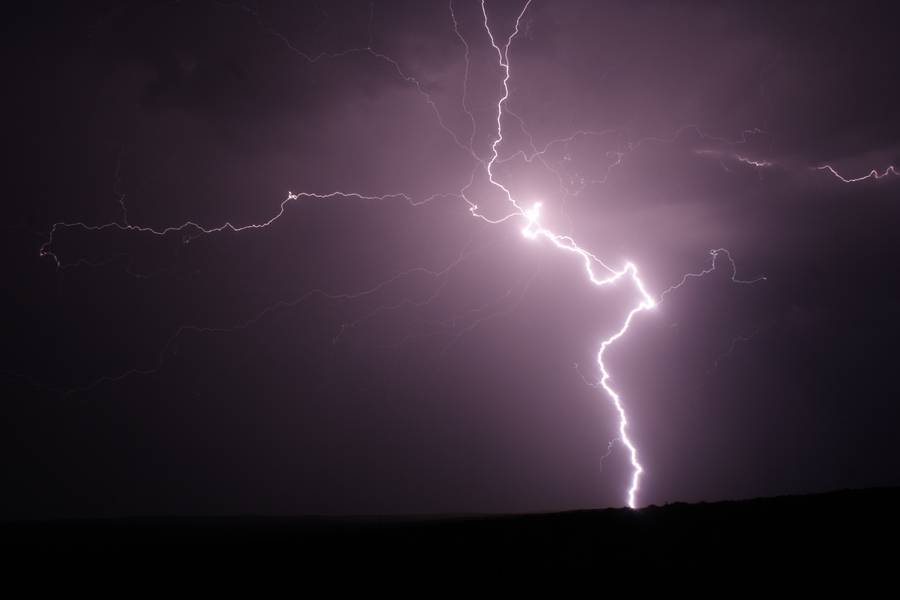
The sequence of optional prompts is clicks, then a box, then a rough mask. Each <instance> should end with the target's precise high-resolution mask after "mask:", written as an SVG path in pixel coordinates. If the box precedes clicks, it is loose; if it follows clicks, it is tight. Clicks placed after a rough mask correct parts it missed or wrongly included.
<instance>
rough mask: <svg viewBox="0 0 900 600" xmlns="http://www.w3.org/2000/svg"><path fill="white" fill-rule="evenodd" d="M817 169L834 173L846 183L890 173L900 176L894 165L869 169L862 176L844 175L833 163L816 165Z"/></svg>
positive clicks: (886, 175)
mask: <svg viewBox="0 0 900 600" xmlns="http://www.w3.org/2000/svg"><path fill="white" fill-rule="evenodd" d="M816 170H817V171H826V172H828V173H831V174H832V175H834V176H835V177H837V178H838V179H840V180H841V181H843V182H844V183H858V182H860V181H865V180H866V179H875V180H877V179H884V178H885V177H888V176H890V175H896V176H900V171H898V170H897V168H896V167H895V166H894V165H890V166H889V167H887V168H886V169H885V170H884V171H878V170H877V169H872V170H871V171H869V172H868V173H866V174H865V175H862V176H861V177H844V176H843V175H841V174H840V173H839V172H838V171H837V169H835V168H834V167H832V166H831V165H822V166H821V167H816Z"/></svg>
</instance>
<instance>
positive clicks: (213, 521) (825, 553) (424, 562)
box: [0, 489, 900, 576]
mask: <svg viewBox="0 0 900 600" xmlns="http://www.w3.org/2000/svg"><path fill="white" fill-rule="evenodd" d="M898 507H900V489H876V490H864V491H842V492H833V493H827V494H818V495H809V496H786V497H778V498H765V499H757V500H747V501H739V502H716V503H701V504H670V505H667V506H662V507H655V506H653V507H648V508H644V509H641V510H637V511H632V510H627V509H606V510H586V511H574V512H564V513H552V514H528V515H509V516H464V517H435V518H368V517H366V518H362V517H360V518H329V517H252V516H248V517H243V516H242V517H230V518H218V517H216V518H187V517H159V518H156V517H154V518H130V519H92V520H60V521H45V522H18V523H5V524H2V525H0V540H2V541H0V544H2V546H3V547H4V550H6V551H7V552H8V553H9V552H11V553H13V554H14V555H15V556H17V557H18V558H21V559H26V560H28V561H29V562H34V561H37V562H39V563H41V564H51V563H52V562H53V561H55V560H57V559H59V558H62V557H65V560H66V561H73V560H78V561H85V562H89V563H93V564H102V565H107V564H110V561H115V562H119V563H121V562H130V563H134V564H141V563H144V564H146V561H148V559H150V560H152V561H158V560H159V559H161V558H162V559H164V560H167V561H178V562H182V563H188V564H202V563H207V564H217V565H235V564H239V565H241V566H242V567H244V568H254V566H259V565H266V566H267V567H269V568H271V567H272V565H291V568H293V569H294V570H302V569H309V570H313V571H316V572H325V571H340V572H343V573H352V572H354V569H356V568H359V567H361V568H375V569H379V570H382V571H383V570H391V569H394V570H397V571H398V572H411V571H410V570H411V569H418V568H424V569H429V570H431V569H437V570H442V571H446V572H448V573H460V572H463V571H468V570H488V571H493V572H505V571H507V570H510V569H513V570H515V571H516V572H518V573H522V572H527V569H531V568H541V569H546V568H554V569H563V570H569V569H587V570H595V571H596V570H598V569H599V570H600V571H603V572H606V573H610V572H611V570H613V571H612V572H614V569H616V568H618V567H625V568H627V567H634V566H640V567H641V569H642V570H644V571H645V572H646V573H648V574H652V573H654V572H655V571H654V569H670V568H675V569H679V570H681V571H684V570H685V569H688V570H690V569H691V568H699V569H704V570H705V569H710V568H725V569H726V570H739V571H745V572H756V570H758V569H764V570H765V571H766V572H767V573H769V574H771V570H772V569H773V568H774V569H776V570H781V571H784V572H789V571H793V570H795V568H797V567H799V566H801V565H803V566H805V567H806V568H810V567H812V568H813V569H814V570H816V572H819V573H821V574H823V575H826V576H827V575H828V574H829V573H837V572H838V571H840V572H846V571H848V569H857V568H860V567H862V568H864V569H866V570H867V571H868V570H871V571H873V572H875V571H884V570H886V572H892V571H893V569H895V568H896V564H897V551H896V544H897V539H898V535H897V534H898V533H900V526H898V525H900V520H898V510H897V509H898Z"/></svg>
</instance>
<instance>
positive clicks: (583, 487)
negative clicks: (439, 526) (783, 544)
mask: <svg viewBox="0 0 900 600" xmlns="http://www.w3.org/2000/svg"><path fill="white" fill-rule="evenodd" d="M522 6H523V3H522V2H518V1H517V2H512V1H506V0H493V1H492V0H488V1H487V3H486V7H487V14H488V17H489V20H490V21H489V22H490V26H491V29H492V31H493V33H494V35H495V36H497V37H498V39H501V38H502V39H503V40H505V39H506V37H507V36H509V35H510V34H511V33H512V31H513V26H514V24H515V20H516V16H517V15H518V13H519V11H520V10H521V8H522ZM890 6H891V4H890V3H886V2H883V3H864V4H860V3H846V4H842V3H827V4H823V3H817V2H793V3H790V4H789V5H786V4H785V3H783V2H769V3H753V4H752V5H751V4H749V3H742V2H719V3H702V2H682V3H671V2H641V3H633V2H589V1H584V2H572V1H568V0H566V1H554V2H550V1H549V0H533V2H532V3H531V5H530V6H529V7H528V10H527V11H526V12H525V14H524V16H523V17H522V20H521V27H520V32H519V35H518V36H517V37H516V38H515V39H514V40H513V42H512V45H511V47H510V51H509V60H510V67H511V69H510V72H511V78H510V80H509V91H510V94H509V98H508V101H507V103H506V104H505V110H506V112H505V113H504V117H503V119H502V125H503V141H502V143H500V144H499V145H498V146H497V150H498V154H499V159H498V160H497V161H496V162H495V164H494V167H493V171H494V175H495V177H496V179H497V180H498V181H500V182H502V184H503V185H504V186H507V187H508V189H509V190H510V191H511V192H512V194H513V197H514V198H515V199H516V200H517V201H518V202H521V203H522V204H523V205H525V206H531V205H532V204H533V203H534V202H538V201H540V202H542V203H543V205H542V209H541V210H542V213H541V224H542V225H543V226H546V227H548V228H550V229H552V230H553V231H555V232H557V233H560V234H565V235H571V236H572V237H573V238H574V239H575V240H577V242H578V244H579V245H580V247H582V248H584V249H586V250H588V251H590V252H592V253H594V254H595V255H596V256H598V257H600V258H601V259H602V260H603V261H605V262H606V263H608V264H610V265H612V266H613V267H615V268H617V269H618V268H622V267H623V266H624V264H625V263H626V261H632V262H633V263H635V264H636V265H638V267H639V269H640V273H641V276H642V278H643V281H644V283H645V284H646V285H647V288H648V291H649V292H650V293H651V294H652V295H654V296H658V295H659V294H660V293H662V291H663V290H665V289H666V288H668V287H669V286H671V285H673V284H676V283H678V282H679V281H680V280H681V279H682V276H683V275H684V274H685V273H689V272H699V271H700V270H702V269H705V268H708V267H709V266H710V255H709V250H710V249H715V248H727V249H728V250H729V251H730V253H731V256H732V257H733V259H734V261H735V263H736V265H737V272H736V277H737V278H738V279H755V278H757V277H759V276H763V275H764V276H766V278H767V279H766V280H765V281H762V282H759V283H756V284H754V285H739V284H735V283H733V282H732V276H733V275H735V274H733V273H732V272H731V268H730V265H729V264H728V261H727V260H724V258H723V259H722V260H720V261H719V262H718V269H717V270H716V271H715V272H713V273H711V274H709V275H708V276H706V277H704V278H700V279H690V280H688V281H687V282H686V283H685V285H684V286H682V287H681V288H679V289H678V290H677V291H674V292H672V293H671V294H669V295H667V296H666V298H665V301H664V302H663V303H662V304H660V305H659V306H658V307H657V308H656V309H655V310H653V311H652V312H644V313H641V314H639V315H638V316H637V317H636V318H635V320H634V321H633V324H632V327H631V328H630V330H629V332H628V334H627V335H626V336H624V337H623V338H622V339H621V340H619V341H618V342H616V344H615V345H614V346H613V347H612V348H611V349H610V350H609V351H608V353H607V361H606V362H607V366H608V368H609V371H610V372H611V374H612V385H613V386H614V387H615V388H616V389H617V390H618V391H619V393H620V394H621V397H622V400H623V403H624V405H625V407H626V409H627V411H628V416H629V435H630V436H631V437H632V439H633V441H634V443H635V445H636V446H637V448H638V450H639V452H640V459H641V463H642V464H643V465H644V468H645V473H644V477H643V479H642V486H641V487H642V490H641V493H640V497H639V503H640V504H642V505H644V504H660V503H665V502H672V501H682V500H683V501H701V500H706V501H713V500H720V499H726V498H742V497H752V496H762V495H773V494H786V493H804V492H813V491H822V490H828V489H834V488H843V487H865V486H875V485H892V484H893V485H896V484H900V475H898V474H900V452H898V451H897V443H896V440H897V438H898V434H900V409H898V404H897V402H896V399H895V398H896V397H895V395H894V394H895V393H894V392H893V391H892V390H893V389H894V386H895V383H894V379H895V369H896V367H895V359H896V356H897V352H896V350H895V343H896V339H897V336H898V334H900V312H898V309H897V308H896V306H897V304H896V297H897V291H898V288H900V272H898V271H897V269H896V267H895V263H896V259H897V256H898V252H900V240H898V238H897V236H896V235H895V231H896V230H897V225H898V224H900V176H898V175H897V173H896V172H895V171H886V169H888V167H890V166H891V165H895V166H898V167H900V111H898V109H897V107H898V106H900V85H898V83H897V82H898V78H897V67H896V60H895V57H896V56H900V38H898V37H897V36H896V35H895V33H894V31H893V23H895V22H896V19H893V18H892V17H891V15H890V10H891V8H890ZM453 7H454V10H455V15H456V19H457V22H458V27H459V34H460V35H461V36H462V38H464V39H465V40H466V42H467V43H468V45H469V55H470V66H469V69H468V84H467V85H466V86H465V87H464V82H465V81H466V77H465V76H466V62H465V58H464V57H465V52H466V49H465V47H464V45H463V42H462V41H461V40H460V37H458V36H457V35H456V33H455V32H454V30H453V20H452V19H451V13H450V10H449V6H448V3H447V2H444V1H441V2H430V1H429V2H424V1H415V2H413V1H406V2H381V1H376V2H374V3H371V4H370V3H369V2H320V3H314V2H310V3H296V2H259V3H253V2H250V1H249V0H248V2H246V3H243V4H242V3H240V2H237V3H228V2H221V3H218V2H199V1H198V2H135V3H130V4H123V3H80V4H79V5H78V7H62V8H53V7H49V8H48V7H46V6H42V7H35V8H31V7H29V8H24V9H20V10H19V12H18V13H16V14H14V15H12V16H10V18H9V21H8V23H7V27H6V30H7V38H8V44H9V47H10V49H9V50H8V51H7V53H5V61H6V64H5V67H6V68H5V72H6V73H7V78H8V80H9V86H8V87H9V88H10V90H11V91H10V93H9V94H8V96H7V97H6V98H5V100H4V102H5V104H6V111H5V114H6V115H7V129H8V131H10V132H11V137H10V139H11V140H14V142H13V143H12V144H11V146H12V147H11V149H10V150H8V155H7V160H6V162H7V165H8V166H9V169H8V174H7V177H8V179H9V182H8V184H7V189H8V190H9V193H8V195H7V202H5V206H6V210H7V211H8V212H7V218H6V219H4V236H3V240H4V248H3V249H4V253H5V260H4V266H5V275H4V278H5V280H6V282H7V285H6V286H4V295H3V302H4V306H3V308H4V310H3V311H2V314H3V315H4V321H3V330H4V339H5V340H6V344H5V347H6V350H7V356H6V358H5V360H4V368H3V369H2V378H0V386H2V391H0V395H2V397H3V401H2V406H3V411H4V416H3V419H2V420H0V424H2V427H3V429H2V431H0V440H2V442H0V444H2V450H3V452H2V455H3V459H2V460H3V471H4V473H6V479H7V483H6V484H5V485H4V488H5V491H4V494H3V497H2V499H0V517H21V516H42V517H46V516H58V515H94V514H101V515H116V514H136V513H140V514H157V513H166V514H169V513H203V514H220V513H235V512H261V513H310V512H315V513H386V512H390V513H405V512H466V511H535V510H561V509H573V508H590V507H601V506H620V505H622V504H624V502H625V490H626V489H627V487H628V481H629V477H630V466H629V463H628V456H627V452H626V449H625V448H624V447H623V445H622V444H621V442H616V443H613V445H612V446H611V452H608V450H609V448H610V446H609V444H610V442H611V441H612V440H613V439H614V438H615V437H616V436H617V426H618V423H617V415H616V414H615V411H614V410H613V407H612V405H611V404H610V401H609V398H608V397H607V395H606V394H604V392H603V391H602V390H601V389H598V388H596V387H593V386H591V385H589V384H591V383H594V382H596V381H597V379H598V376H599V373H598V369H597V366H596V363H595V357H596V353H597V350H598V349H599V344H600V342H601V341H602V340H603V339H604V338H607V337H609V336H610V335H612V334H613V333H614V332H615V331H616V330H617V329H618V328H619V327H621V325H622V322H623V320H624V318H625V317H626V315H627V314H628V311H629V310H630V309H631V308H633V307H634V306H635V304H636V302H638V301H639V297H638V296H637V294H636V292H635V290H634V288H633V286H631V285H629V284H628V283H627V282H624V281H623V282H622V283H620V284H617V285H615V286H607V287H602V288H597V287H594V286H592V285H591V284H590V283H589V282H588V281H587V280H586V278H585V274H584V271H583V268H582V265H581V264H580V263H579V262H578V260H576V257H575V256H574V255H572V254H571V253H567V252H564V251H560V250H559V249H557V248H555V247H553V245H552V244H550V243H549V242H547V241H541V240H527V239H525V238H524V237H523V236H522V235H521V232H520V229H521V227H522V226H523V225H524V222H523V221H522V220H521V219H512V220H509V221H507V222H504V223H501V224H488V223H486V222H485V221H483V220H479V219H477V218H473V215H472V214H471V212H470V210H469V205H468V204H467V203H466V201H465V200H464V199H463V198H461V197H460V191H461V190H463V189H464V188H465V190H466V197H467V198H468V199H469V200H470V201H472V202H475V203H477V204H478V206H479V213H480V214H482V215H483V216H485V217H487V218H490V219H495V218H498V217H502V216H504V215H506V214H507V213H509V209H510V207H509V204H508V203H507V202H506V200H505V199H504V197H503V194H501V193H499V192H500V191H499V189H498V188H497V187H495V186H492V185H490V182H489V181H488V179H487V175H486V172H485V170H484V168H483V162H481V163H480V162H479V160H480V161H488V160H489V159H490V157H491V144H492V142H494V140H495V139H496V136H497V129H496V126H497V123H496V118H497V113H496V111H497V102H498V100H499V98H500V97H501V95H502V94H503V87H502V80H503V71H502V69H501V68H500V66H499V64H498V61H497V55H496V52H495V50H494V49H493V48H492V47H491V45H490V39H489V37H488V35H487V32H486V30H485V27H484V23H483V17H482V12H481V5H480V3H479V2H478V1H467V0H457V1H456V2H455V3H454V5H453ZM367 48H370V49H368V50H367ZM323 53H324V54H323ZM404 75H405V77H406V78H404ZM464 90H467V94H465V100H464ZM429 100H430V101H431V102H433V106H432V105H429ZM437 113H439V115H440V119H441V120H439V119H438V114H437ZM469 113H471V115H470V114H469ZM441 121H443V125H444V126H443V127H442V126H441ZM473 125H474V127H473ZM579 132H581V133H579ZM454 136H455V139H454ZM554 140H556V141H554ZM535 148H537V149H546V151H544V152H542V153H541V154H540V155H539V156H537V157H534V158H532V159H531V160H525V159H524V158H523V154H522V153H525V154H526V155H528V156H529V158H531V155H532V154H534V150H535ZM473 155H474V157H473ZM476 157H477V158H476ZM826 164H828V165H832V166H833V167H834V168H835V169H836V170H837V171H838V172H839V173H840V174H841V175H842V176H844V177H845V178H847V179H851V178H856V177H862V176H865V175H866V174H867V173H869V171H870V170H872V169H877V170H878V171H879V173H881V172H884V173H885V175H884V177H880V178H875V177H871V178H869V179H865V180H862V181H859V182H853V183H845V182H843V181H841V180H840V179H839V178H838V177H836V176H835V175H834V174H833V173H831V172H828V171H823V170H816V167H820V166H822V165H826ZM473 173H474V178H473ZM470 179H471V185H470V186H468V187H466V186H467V184H469V182H470ZM289 191H291V192H294V193H302V192H308V193H316V194H332V193H334V192H343V193H351V192H352V193H356V194H361V195H363V196H365V198H363V197H359V196H346V195H332V196H329V197H326V198H314V197H309V196H301V197H299V198H297V199H296V200H293V201H289V202H286V203H285V199H286V198H287V195H288V192H289ZM391 194H394V196H391ZM396 194H405V197H399V196H396ZM424 200H428V201H427V202H423V201H424ZM282 203H284V204H283V207H284V212H283V214H281V213H280V212H279V211H280V209H281V207H282ZM123 209H125V210H123ZM126 211H127V212H126ZM276 215H280V216H279V217H278V218H277V219H276V220H275V221H273V222H272V223H271V224H270V225H268V226H267V227H264V228H259V229H245V230H243V231H238V232H235V231H228V230H225V231H221V232H217V233H210V234H202V232H200V231H199V230H198V229H197V228H195V227H191V226H188V227H185V228H182V229H179V230H177V231H173V232H171V233H168V234H166V235H156V234H154V233H152V232H150V231H143V232H142V231H139V230H136V229H130V230H129V229H127V227H126V225H131V226H136V227H141V228H152V229H155V230H163V229H165V228H167V227H179V226H181V225H182V224H184V223H185V222H187V221H192V222H194V223H198V224H200V225H201V226H203V227H207V228H214V227H220V226H221V225H223V224H224V223H226V222H227V223H231V224H232V225H234V226H235V227H237V228H240V227H243V226H247V225H251V224H260V223H265V222H267V221H269V220H270V219H272V217H275V216H276ZM55 223H81V224H84V225H87V226H90V227H84V226H75V227H56V229H54V224H55ZM104 224H118V226H108V227H106V228H103V229H99V230H95V229H91V227H94V226H102V225H104ZM51 231H53V237H52V239H51V238H49V237H48V236H49V235H50V232H51ZM42 244H47V245H46V246H44V248H45V250H46V252H45V254H46V253H47V252H49V253H52V254H50V255H45V256H40V253H39V250H40V248H41V247H42ZM54 257H56V258H57V259H58V261H59V265H57V262H56V261H55V260H54ZM607 454H608V456H607ZM604 457H605V458H604Z"/></svg>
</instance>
